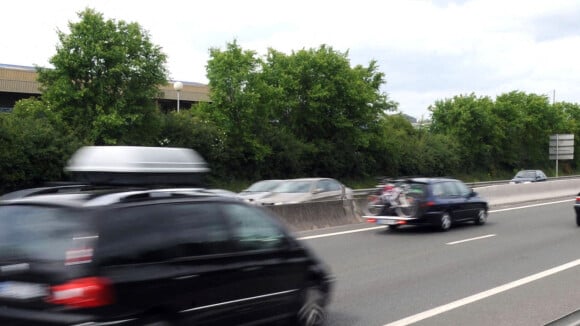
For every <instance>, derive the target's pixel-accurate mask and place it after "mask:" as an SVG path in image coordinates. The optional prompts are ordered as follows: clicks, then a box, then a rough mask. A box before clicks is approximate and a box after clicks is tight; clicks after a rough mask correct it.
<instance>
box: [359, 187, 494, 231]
mask: <svg viewBox="0 0 580 326" xmlns="http://www.w3.org/2000/svg"><path fill="white" fill-rule="evenodd" d="M395 187H396V189H395V190H394V191H393V194H394V195H395V196H396V198H391V200H390V201H389V203H388V204H387V205H386V206H384V207H383V208H382V209H375V210H374V212H377V214H378V215H367V216H365V219H366V221H367V222H369V223H374V224H378V225H385V226H387V227H388V228H390V229H396V228H398V227H400V226H402V225H431V226H436V227H438V228H439V229H440V230H441V231H447V230H449V229H450V228H451V226H452V225H453V224H455V223H459V222H470V221H472V222H474V223H475V224H477V225H482V224H485V223H486V221H487V211H488V204H487V201H486V200H485V199H483V198H481V197H480V196H479V195H478V194H477V193H476V192H474V191H473V190H472V189H470V188H469V187H467V186H466V185H465V184H464V183H463V182H461V181H460V180H456V179H448V178H412V179H408V180H405V181H399V182H398V183H397V184H396V185H395Z"/></svg>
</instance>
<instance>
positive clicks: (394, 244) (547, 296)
mask: <svg viewBox="0 0 580 326" xmlns="http://www.w3.org/2000/svg"><path fill="white" fill-rule="evenodd" d="M298 236H299V237H300V238H301V239H302V240H303V241H306V242H307V243H308V244H309V245H310V246H311V247H312V249H313V250H314V251H315V252H316V253H317V254H318V255H319V256H321V258H322V259H323V260H324V261H325V262H326V263H327V264H328V265H329V266H330V268H331V270H332V272H333V273H334V275H335V277H336V279H337V281H336V287H335V291H334V294H333V298H332V302H331V304H330V306H329V320H328V325H329V326H353V325H365V326H366V325H369V326H374V325H377V326H382V325H388V326H395V325H410V324H413V325H445V326H447V325H472V326H477V325H494V326H499V325H510V326H515V325H525V326H530V325H545V324H546V323H549V322H551V321H553V320H555V319H558V318H560V317H562V316H564V315H567V314H569V313H571V312H573V311H575V310H578V309H580V228H578V227H577V226H576V222H575V213H574V211H573V200H572V199H569V200H561V201H557V202H550V203H541V204H534V205H528V206H520V207H512V208H507V209H501V210H492V211H491V212H490V215H489V219H488V223H487V224H486V225H483V226H476V225H473V224H465V225H460V226H456V227H454V228H452V229H451V230H450V231H448V232H439V231H436V230H434V229H431V228H416V227H404V228H401V229H399V230H396V231H389V230H387V229H386V228H385V227H377V226H376V225H364V224H361V225H354V226H347V227H340V228H332V229H326V230H322V231H317V232H302V233H300V234H298Z"/></svg>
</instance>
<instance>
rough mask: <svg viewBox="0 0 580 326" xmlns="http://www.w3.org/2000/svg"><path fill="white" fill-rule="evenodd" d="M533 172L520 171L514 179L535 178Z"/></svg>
mask: <svg viewBox="0 0 580 326" xmlns="http://www.w3.org/2000/svg"><path fill="white" fill-rule="evenodd" d="M535 176H536V174H535V173H534V171H520V172H518V174H516V178H535Z"/></svg>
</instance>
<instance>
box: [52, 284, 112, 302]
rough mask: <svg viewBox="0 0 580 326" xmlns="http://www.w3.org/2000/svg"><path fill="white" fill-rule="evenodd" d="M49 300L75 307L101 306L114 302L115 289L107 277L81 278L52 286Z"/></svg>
mask: <svg viewBox="0 0 580 326" xmlns="http://www.w3.org/2000/svg"><path fill="white" fill-rule="evenodd" d="M47 301H48V302H50V303H53V304H58V305H65V306H70V307H75V308H93V307H101V306H105V305H109V304H111V303H113V291H112V287H111V284H110V282H109V281H108V280H107V279H105V278H101V277H87V278H79V279H75V280H72V281H70V282H67V283H64V284H60V285H54V286H52V287H51V294H50V296H49V297H48V299H47Z"/></svg>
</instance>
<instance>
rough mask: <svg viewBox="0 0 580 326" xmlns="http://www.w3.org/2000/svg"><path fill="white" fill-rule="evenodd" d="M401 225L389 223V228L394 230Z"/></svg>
mask: <svg viewBox="0 0 580 326" xmlns="http://www.w3.org/2000/svg"><path fill="white" fill-rule="evenodd" d="M399 227H400V225H398V224H396V225H387V229H389V230H391V231H394V230H397V229H398V228H399Z"/></svg>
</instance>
